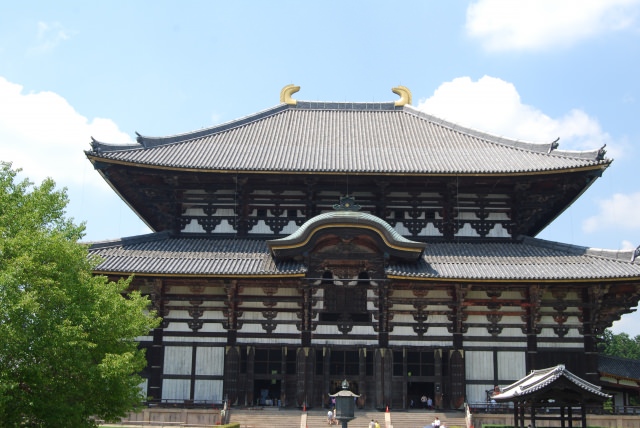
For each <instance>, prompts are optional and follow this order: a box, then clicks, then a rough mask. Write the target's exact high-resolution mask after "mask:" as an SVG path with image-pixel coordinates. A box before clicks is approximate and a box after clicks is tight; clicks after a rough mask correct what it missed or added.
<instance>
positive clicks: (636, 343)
mask: <svg viewBox="0 0 640 428" xmlns="http://www.w3.org/2000/svg"><path fill="white" fill-rule="evenodd" d="M598 350H599V351H600V352H601V353H602V354H604V355H610V356H612V357H622V358H632V359H635V360H640V335H638V336H636V337H634V338H633V339H632V338H631V337H629V335H628V334H627V333H620V334H613V332H612V331H611V330H605V331H604V334H603V335H602V336H601V337H600V340H599V344H598Z"/></svg>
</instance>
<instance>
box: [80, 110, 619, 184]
mask: <svg viewBox="0 0 640 428" xmlns="http://www.w3.org/2000/svg"><path fill="white" fill-rule="evenodd" d="M603 154H604V153H599V151H598V150H594V151H587V152H571V151H563V150H557V149H556V148H555V145H554V144H553V143H548V144H533V143H527V142H523V141H517V140H510V139H507V138H502V137H497V136H493V135H489V134H486V133H482V132H478V131H475V130H472V129H469V128H464V127H460V126H458V125H455V124H452V123H449V122H445V121H443V120H440V119H438V118H435V117H433V116H430V115H427V114H425V113H422V112H420V111H418V110H416V109H415V108H413V107H411V106H403V107H395V106H394V105H393V103H321V102H308V101H299V102H298V103H297V105H286V104H281V105H278V106H276V107H273V108H271V109H268V110H265V111H262V112H259V113H256V114H254V115H251V116H247V117H245V118H242V119H239V120H236V121H233V122H229V123H226V124H222V125H218V126H215V127H212V128H208V129H204V130H199V131H194V132H190V133H185V134H181V135H175V136H169V137H162V138H151V137H144V136H139V137H138V145H136V146H131V145H129V146H115V145H109V144H104V143H101V142H98V141H93V143H92V150H91V151H88V152H87V156H89V157H90V158H92V159H93V158H95V159H97V160H104V161H107V162H108V161H111V162H126V163H133V164H141V165H147V166H153V167H157V168H172V169H182V168H185V169H186V168H189V169H199V170H203V171H247V172H250V171H267V172H269V171H272V172H276V171H277V172H283V171H286V172H294V173H295V172H300V173H306V172H323V173H333V172H337V173H340V172H349V173H365V174H366V173H371V174H381V173H382V174H504V173H509V174H513V173H522V174H526V173H530V172H537V171H555V170H566V169H574V168H585V167H594V166H596V167H597V166H602V167H604V166H606V165H608V164H609V163H610V161H609V160H606V159H603Z"/></svg>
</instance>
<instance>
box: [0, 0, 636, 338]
mask: <svg viewBox="0 0 640 428" xmlns="http://www.w3.org/2000/svg"><path fill="white" fill-rule="evenodd" d="M639 75H640V0H608V1H596V0H564V1H562V2H559V1H556V0H536V1H519V0H503V1H498V0H477V1H469V2H465V1H454V2H450V1H447V2H444V1H440V2H436V1H417V0H416V1H402V0H400V1H393V2H390V1H384V2H382V1H367V2H365V1H351V2H346V1H332V0H323V1H304V2H303V1H275V0H274V1H270V2H264V1H237V2H221V1H180V2H178V1H158V0H154V1H136V2H131V1H118V0H114V1H102V2H100V1H93V2H78V1H56V2H50V1H29V2H3V3H2V4H1V5H0V160H3V161H10V162H13V166H14V168H22V169H23V174H24V176H26V177H28V178H30V179H31V180H32V181H35V182H40V181H41V180H42V179H43V178H45V177H51V178H53V179H54V180H55V181H56V183H57V184H58V185H59V186H60V187H66V188H67V189H68V193H69V197H70V199H71V202H70V205H69V211H68V214H69V215H70V216H71V217H73V218H74V219H75V220H76V221H77V222H80V221H84V222H86V225H87V235H86V239H87V240H92V241H93V240H105V239H114V238H119V237H122V236H129V235H136V234H141V233H147V232H148V230H147V228H146V227H145V226H144V224H143V223H142V222H141V221H140V220H138V219H137V217H136V216H135V215H134V214H133V213H131V211H130V210H129V208H128V207H127V206H126V205H125V204H124V203H122V202H121V201H120V200H119V198H118V197H117V196H116V195H115V194H114V193H113V192H112V191H111V189H110V188H109V187H108V186H107V185H106V184H105V183H104V181H102V179H101V178H100V177H99V175H98V173H97V172H95V171H94V170H93V168H92V166H91V164H90V163H89V161H88V160H86V158H85V156H84V152H83V151H84V150H86V149H88V148H89V144H90V141H91V137H94V138H96V139H98V140H101V141H105V142H111V143H126V142H130V141H133V140H135V132H139V133H141V134H143V135H148V136H164V135H170V134H178V133H183V132H188V131H192V130H196V129H200V128H205V127H210V126H212V125H215V124H219V123H223V122H226V121H229V120H233V119H236V118H239V117H242V116H246V115H249V114H252V113H254V112H257V111H260V110H263V109H266V108H269V107H272V106H275V105H277V104H278V103H279V94H280V90H281V89H282V87H284V86H285V85H287V84H290V83H293V84H296V85H299V86H301V89H300V92H298V93H297V94H296V96H295V98H297V99H301V100H319V101H358V102H360V101H392V100H395V99H397V96H396V95H395V94H393V93H392V92H391V88H392V87H394V86H397V85H404V86H407V87H408V88H409V89H410V90H411V91H412V94H413V105H414V106H415V107H418V108H420V109H422V110H424V111H426V112H429V113H431V114H434V115H436V116H440V117H443V118H445V119H449V120H452V121H454V122H456V123H460V124H462V125H466V126H471V127H473V128H476V129H479V130H482V131H486V132H490V133H493V134H498V135H503V136H506V137H510V138H518V139H522V140H527V141H533V142H549V141H553V140H555V139H556V138H560V141H559V142H560V148H561V149H576V150H583V149H597V148H600V147H602V146H603V145H605V144H606V150H607V156H608V157H611V158H613V159H614V162H613V164H612V166H611V167H610V168H609V169H608V170H607V171H606V172H605V173H604V175H603V177H602V178H600V179H599V180H598V181H597V182H596V183H595V184H594V185H593V186H591V187H590V188H589V189H588V190H587V192H586V193H585V194H584V195H583V196H582V198H580V200H579V201H578V202H576V203H575V204H574V205H573V206H572V207H571V208H569V209H568V210H567V211H565V212H564V213H563V214H562V216H560V217H559V218H558V219H557V220H556V222H554V224H552V225H551V226H550V227H548V228H547V229H545V230H544V231H543V232H542V233H541V234H540V235H539V237H540V238H544V239H550V240H554V241H559V242H565V243H570V244H576V245H581V246H587V247H596V248H607V249H631V248H636V247H637V246H638V245H640V221H639V220H638V218H639V215H640V190H639V189H638V185H637V176H638V171H637V170H638V167H640V146H639V141H640V120H639V118H640V108H639V103H640V79H639V78H638V76H639ZM614 332H616V333H618V332H627V333H629V334H630V335H632V336H635V335H637V334H640V315H639V314H633V315H627V316H625V317H623V319H622V320H621V321H620V322H617V323H616V324H615V325H614Z"/></svg>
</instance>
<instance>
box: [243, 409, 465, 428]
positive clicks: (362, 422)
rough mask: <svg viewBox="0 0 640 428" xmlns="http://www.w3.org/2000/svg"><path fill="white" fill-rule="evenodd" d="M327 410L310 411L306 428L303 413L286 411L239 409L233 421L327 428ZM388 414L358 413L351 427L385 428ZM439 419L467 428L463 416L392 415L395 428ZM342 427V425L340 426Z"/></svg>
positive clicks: (260, 426)
mask: <svg viewBox="0 0 640 428" xmlns="http://www.w3.org/2000/svg"><path fill="white" fill-rule="evenodd" d="M326 412H327V411H326V410H309V411H307V412H306V415H307V418H306V426H303V425H302V423H303V422H302V421H303V418H302V415H303V412H302V411H295V410H283V411H277V410H276V411H273V410H271V409H269V410H267V409H266V408H265V409H264V410H262V409H256V410H236V409H232V411H231V422H235V423H239V424H240V428H266V427H278V428H319V427H325V426H327V413H326ZM385 416H386V415H385V413H384V412H378V411H375V410H373V411H356V414H355V418H354V419H353V420H352V421H350V422H349V426H352V427H356V428H368V427H369V422H370V421H371V419H374V420H377V421H378V423H380V426H381V427H383V428H384V427H385ZM436 416H438V417H439V418H440V420H441V421H442V422H443V425H444V426H446V427H447V428H465V427H466V422H465V418H464V416H463V414H462V413H434V412H429V413H427V412H417V411H411V412H404V411H398V412H390V413H389V417H390V421H391V425H392V426H393V428H423V427H425V426H427V427H428V428H430V427H431V422H433V420H434V418H435V417H436ZM339 426H340V425H338V427H339Z"/></svg>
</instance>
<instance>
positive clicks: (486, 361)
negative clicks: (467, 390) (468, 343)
mask: <svg viewBox="0 0 640 428" xmlns="http://www.w3.org/2000/svg"><path fill="white" fill-rule="evenodd" d="M464 362H465V371H466V377H467V379H469V380H486V379H492V378H493V352H491V351H467V352H465V353H464Z"/></svg>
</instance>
